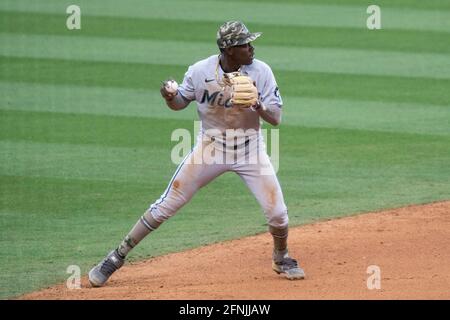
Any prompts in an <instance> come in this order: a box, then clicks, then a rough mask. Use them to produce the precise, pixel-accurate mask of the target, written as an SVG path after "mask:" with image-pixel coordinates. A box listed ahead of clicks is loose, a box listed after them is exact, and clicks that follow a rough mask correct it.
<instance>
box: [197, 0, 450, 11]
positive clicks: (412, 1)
mask: <svg viewBox="0 0 450 320" xmlns="http://www.w3.org/2000/svg"><path fill="white" fill-rule="evenodd" d="M203 1H217V2H221V1H222V0H203ZM240 2H245V3H253V4H256V3H257V4H260V3H275V2H276V3H281V4H283V3H296V4H298V3H302V4H316V5H319V4H320V5H335V4H336V0H278V1H274V0H241V1H240ZM339 4H341V5H355V6H365V7H367V6H369V5H370V4H369V2H367V0H340V1H339ZM376 5H378V6H380V7H381V8H382V9H383V8H386V7H387V8H391V7H392V8H402V9H408V8H409V9H425V10H436V9H438V10H450V3H449V2H447V1H442V0H428V1H421V0H395V1H392V0H377V2H376Z"/></svg>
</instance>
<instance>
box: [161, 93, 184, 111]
mask: <svg viewBox="0 0 450 320" xmlns="http://www.w3.org/2000/svg"><path fill="white" fill-rule="evenodd" d="M165 100H166V104H167V106H168V107H169V108H170V109H172V110H175V111H177V110H182V109H184V108H186V107H187V106H188V104H189V102H190V101H188V100H186V99H184V98H183V96H182V95H181V94H177V95H176V96H175V97H173V98H172V99H165Z"/></svg>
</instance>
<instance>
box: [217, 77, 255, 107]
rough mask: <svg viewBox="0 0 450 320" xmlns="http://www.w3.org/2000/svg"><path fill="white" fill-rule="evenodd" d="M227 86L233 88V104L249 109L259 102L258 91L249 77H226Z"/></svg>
mask: <svg viewBox="0 0 450 320" xmlns="http://www.w3.org/2000/svg"><path fill="white" fill-rule="evenodd" d="M224 82H225V84H227V85H229V86H230V87H231V100H230V102H231V104H232V105H233V106H236V107H240V108H249V107H251V106H254V105H255V104H256V103H257V101H258V90H257V89H256V86H255V84H254V82H253V80H252V78H250V77H249V76H244V75H240V74H232V75H231V76H228V77H224Z"/></svg>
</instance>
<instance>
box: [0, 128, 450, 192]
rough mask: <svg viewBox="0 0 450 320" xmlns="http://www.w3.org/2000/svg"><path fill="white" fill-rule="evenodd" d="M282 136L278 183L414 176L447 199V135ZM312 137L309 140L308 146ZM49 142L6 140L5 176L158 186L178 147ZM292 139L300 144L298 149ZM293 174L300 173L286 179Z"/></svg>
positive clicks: (318, 131) (315, 131) (339, 132)
mask: <svg viewBox="0 0 450 320" xmlns="http://www.w3.org/2000/svg"><path fill="white" fill-rule="evenodd" d="M121 133H122V135H126V134H127V133H126V132H124V131H122V132H121ZM295 134H297V135H295ZM302 134H303V136H301V135H302ZM281 138H282V139H281V140H280V142H281V146H280V149H281V150H282V152H281V154H280V177H281V178H280V179H281V180H282V181H283V180H285V181H286V182H287V183H289V182H290V183H291V184H298V183H301V184H304V183H313V184H318V183H319V184H327V185H328V186H327V187H325V190H330V191H331V190H333V189H332V186H331V185H333V184H337V183H338V181H341V182H342V181H345V183H344V184H343V185H342V186H341V187H338V186H337V185H336V187H337V189H336V190H335V192H338V193H341V192H342V193H344V194H345V193H346V192H351V191H352V190H353V188H354V187H355V186H354V185H351V183H350V182H351V181H353V180H354V181H355V183H358V184H361V187H364V188H366V189H367V188H375V185H374V184H372V183H370V185H368V184H367V181H372V180H374V181H375V180H377V181H378V182H377V183H378V184H379V185H378V187H377V188H380V189H382V188H383V183H382V179H381V177H385V178H386V183H388V182H389V179H392V178H393V177H396V179H397V180H398V183H399V184H400V185H401V184H403V183H406V182H407V181H408V180H415V179H416V178H418V179H419V180H420V181H421V183H426V182H430V183H431V187H433V189H434V190H436V189H437V190H440V192H439V194H440V195H448V192H449V190H450V189H449V188H446V187H445V185H447V186H448V184H449V181H450V180H449V178H450V169H449V168H448V161H449V160H450V138H449V137H437V136H426V135H411V134H399V133H380V132H371V131H355V130H346V129H327V128H301V127H291V126H287V127H284V128H283V131H282V132H281ZM306 138H309V139H311V140H309V141H307V142H306V141H304V140H306ZM130 139H132V138H131V137H130ZM295 139H297V140H295ZM160 140H164V138H163V137H160ZM51 141H52V140H49V142H35V141H17V140H16V141H13V140H1V141H0V146H1V148H2V151H3V152H2V161H1V164H0V166H1V167H0V168H1V169H0V174H1V175H3V176H23V177H44V178H66V179H71V180H90V179H92V180H94V181H117V182H121V181H123V182H124V183H134V182H137V183H140V184H143V183H145V182H146V181H153V183H158V184H160V183H164V181H166V183H167V181H168V180H167V179H169V178H170V176H171V174H172V173H173V170H174V168H175V166H176V165H175V164H174V163H171V161H170V160H169V156H170V151H169V150H170V149H171V145H174V144H175V142H170V141H169V137H167V142H168V143H167V145H166V146H164V147H159V148H158V149H159V150H158V152H150V151H148V152H146V151H145V150H144V149H137V148H136V149H134V150H133V149H130V148H126V147H123V148H117V147H108V146H101V145H75V144H67V143H55V142H51ZM294 141H299V143H298V144H297V145H296V144H295V143H294ZM300 142H301V143H300ZM163 154H164V155H163ZM350 155H351V156H350ZM162 159H167V160H165V161H162ZM327 164H329V165H332V166H333V168H329V167H328V166H327ZM347 166H348V167H347ZM299 171H301V174H300V175H299ZM319 171H320V172H319ZM288 173H291V174H292V173H295V174H293V175H290V176H289V175H287V176H286V175H285V174H288ZM296 177H302V179H301V180H297V178H296ZM153 179H154V180H153ZM328 179H329V180H331V181H330V184H328V183H327V181H326V180H328ZM332 180H335V181H334V182H333V181H332ZM364 180H366V181H364ZM434 182H436V184H437V185H433V183H434ZM344 185H345V186H344ZM397 187H399V186H397ZM289 189H290V190H291V192H292V190H293V189H291V188H289ZM294 189H295V188H294ZM312 189H314V188H312ZM306 190H311V188H306ZM353 191H354V190H353ZM374 193H376V192H374ZM344 194H342V195H344Z"/></svg>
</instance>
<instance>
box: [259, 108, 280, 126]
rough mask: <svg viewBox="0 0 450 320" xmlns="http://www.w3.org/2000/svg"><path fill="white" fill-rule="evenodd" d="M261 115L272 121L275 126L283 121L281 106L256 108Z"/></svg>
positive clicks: (267, 120)
mask: <svg viewBox="0 0 450 320" xmlns="http://www.w3.org/2000/svg"><path fill="white" fill-rule="evenodd" d="M256 112H258V114H259V116H260V117H261V118H263V119H264V121H266V122H268V123H270V124H271V125H273V126H277V125H279V124H280V123H281V108H278V107H276V108H259V109H258V110H256Z"/></svg>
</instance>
